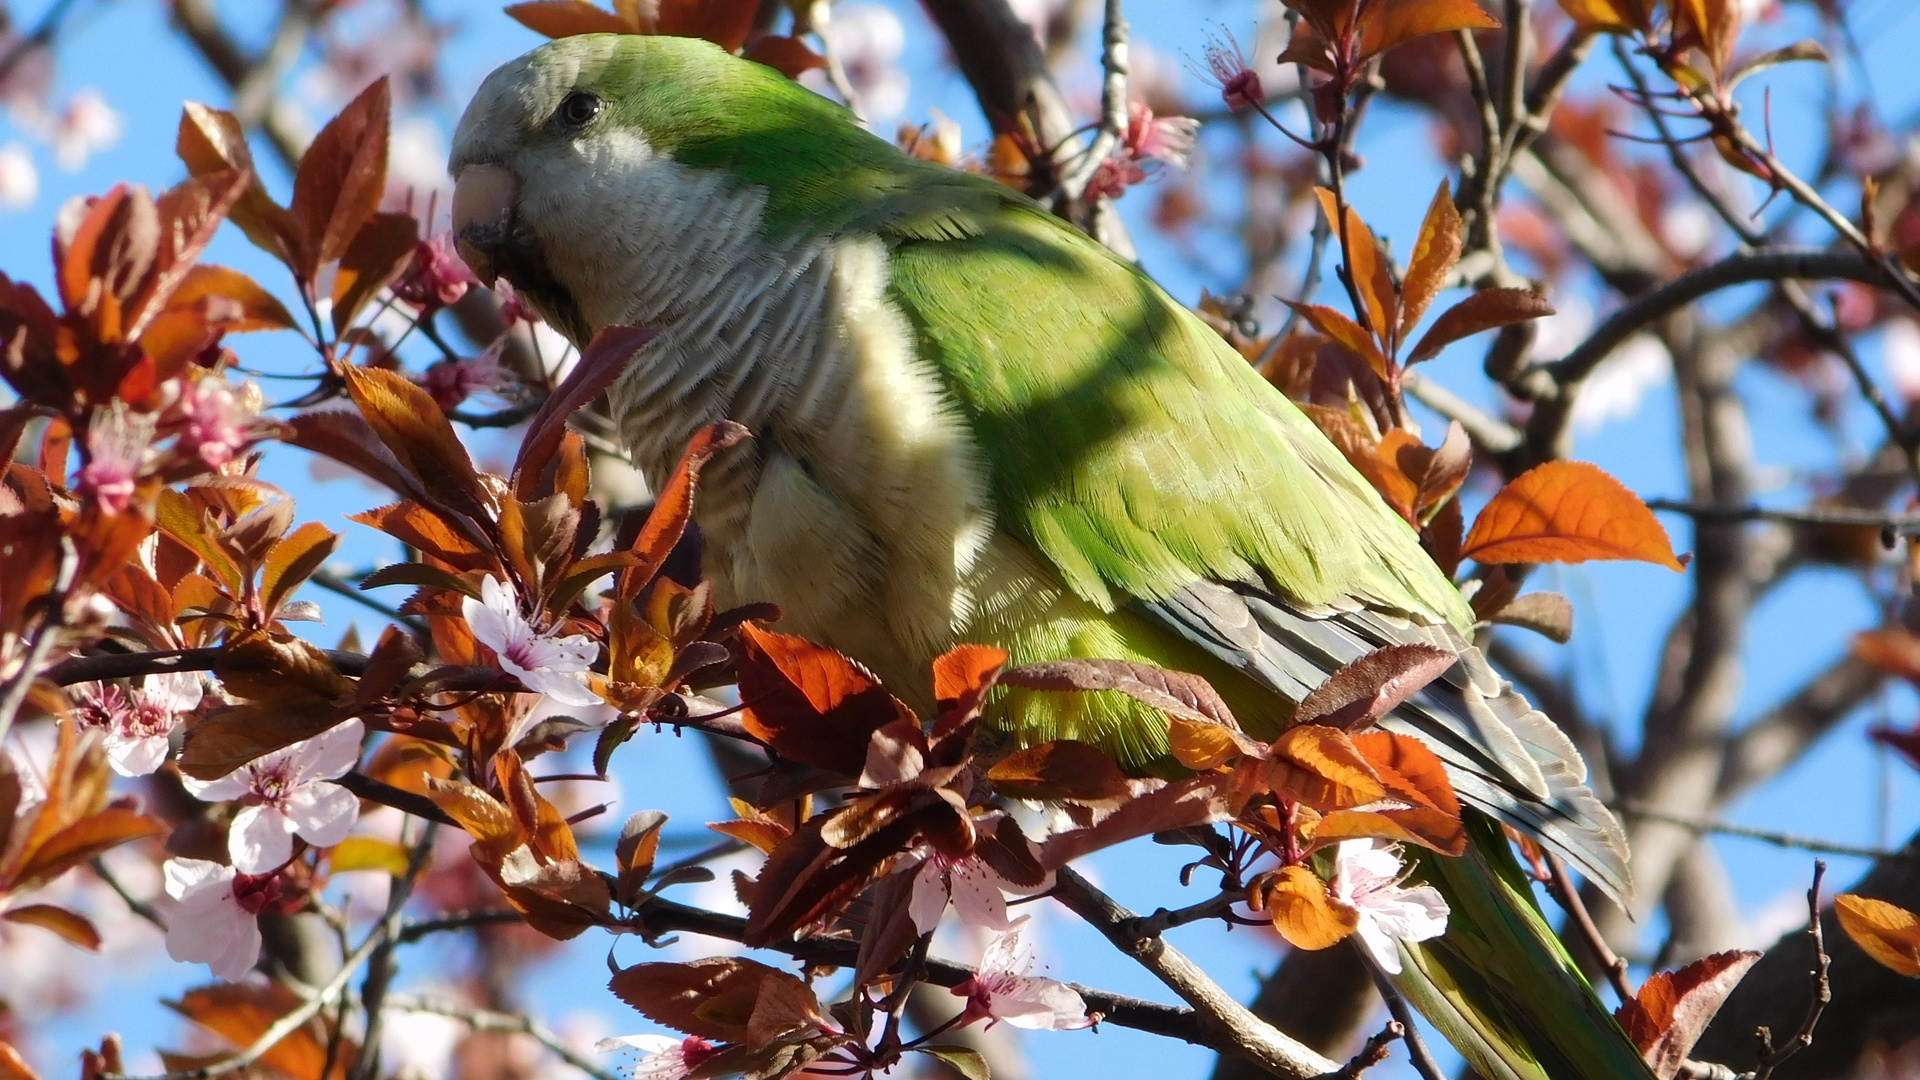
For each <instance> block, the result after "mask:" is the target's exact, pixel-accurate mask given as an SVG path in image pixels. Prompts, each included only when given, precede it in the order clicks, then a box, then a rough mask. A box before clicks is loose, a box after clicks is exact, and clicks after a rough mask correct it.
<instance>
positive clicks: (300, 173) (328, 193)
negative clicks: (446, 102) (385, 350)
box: [292, 75, 391, 280]
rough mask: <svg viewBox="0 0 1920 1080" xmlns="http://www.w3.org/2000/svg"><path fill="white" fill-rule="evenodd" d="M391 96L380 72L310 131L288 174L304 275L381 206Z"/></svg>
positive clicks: (336, 252) (333, 254)
mask: <svg viewBox="0 0 1920 1080" xmlns="http://www.w3.org/2000/svg"><path fill="white" fill-rule="evenodd" d="M390 107H391V95H390V93H389V91H388V88H387V78H386V76H384V75H382V76H381V77H380V78H378V79H375V80H374V81H373V84H372V85H371V86H368V87H367V88H366V89H365V90H362V91H361V92H360V95H359V96H358V97H356V98H354V99H353V100H352V101H350V102H348V103H347V106H346V108H343V109H341V110H340V112H339V114H338V115H336V116H335V117H334V118H333V119H332V120H329V121H327V125H326V126H325V127H323V128H321V129H320V134H318V135H316V136H314V139H313V143H312V144H311V145H310V146H308V147H307V151H306V153H304V154H302V155H301V156H300V167H299V169H298V170H297V171H296V172H295V173H294V177H293V205H292V211H293V216H294V218H295V219H296V220H297V221H299V223H300V229H301V233H302V236H303V238H304V241H305V243H304V245H303V247H302V251H301V255H302V256H303V258H302V265H301V266H299V267H296V268H295V269H296V271H297V272H300V273H301V274H302V276H304V277H305V278H306V279H307V280H312V278H313V276H314V274H315V273H316V272H317V271H318V269H319V267H320V266H321V265H322V264H324V263H329V262H332V261H333V260H335V259H338V258H339V257H340V256H342V255H344V254H346V251H347V246H348V245H349V244H351V243H352V242H353V238H354V237H355V236H356V235H357V234H358V233H359V232H360V227H361V226H362V225H365V224H366V223H367V219H369V218H371V217H372V216H373V213H374V211H375V210H377V209H378V208H379V206H380V196H381V194H382V192H383V191H384V190H385V186H386V182H387V114H388V112H389V110H390Z"/></svg>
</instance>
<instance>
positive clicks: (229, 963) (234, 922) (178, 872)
mask: <svg viewBox="0 0 1920 1080" xmlns="http://www.w3.org/2000/svg"><path fill="white" fill-rule="evenodd" d="M161 870H162V871H163V872H164V873H165V875H166V879H167V895H168V896H171V897H173V898H174V899H175V900H178V901H179V902H180V907H179V909H178V910H176V911H175V912H174V913H173V918H172V919H171V920H170V921H169V922H168V923H167V955H168V956H171V957H173V958H174V959H175V960H178V961H180V962H182V963H188V964H192V963H200V964H205V965H207V966H208V967H209V968H211V969H213V973H214V974H215V975H218V976H219V977H220V978H222V979H226V980H228V981H229V982H232V981H235V980H238V979H241V978H244V977H246V974H247V972H249V971H252V970H253V965H254V963H255V962H256V961H258V960H259V959H260V924H259V923H258V922H256V921H255V916H257V915H259V914H260V912H261V911H262V910H264V909H265V908H266V907H267V906H268V905H269V904H272V903H273V902H274V901H275V900H278V899H279V898H280V879H279V878H278V877H277V876H274V875H262V876H257V877H256V876H249V875H247V874H241V873H238V872H236V871H235V870H234V868H233V867H231V866H222V865H220V864H219V863H216V862H208V861H206V860H205V859H168V860H167V862H166V865H165V866H163V867H161Z"/></svg>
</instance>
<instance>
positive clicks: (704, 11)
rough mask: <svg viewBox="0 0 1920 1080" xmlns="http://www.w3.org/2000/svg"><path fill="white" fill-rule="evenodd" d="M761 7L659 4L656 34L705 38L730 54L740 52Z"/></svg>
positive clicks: (738, 2) (685, 0) (741, 1)
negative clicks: (754, 17)
mask: <svg viewBox="0 0 1920 1080" xmlns="http://www.w3.org/2000/svg"><path fill="white" fill-rule="evenodd" d="M759 7H760V5H759V0H659V12H660V14H659V29H658V30H656V31H655V32H656V33H660V34H667V35H670V36H673V37H692V38H704V39H705V40H707V41H711V42H713V43H714V44H715V45H718V46H720V47H721V48H723V49H725V50H727V51H728V52H739V51H740V46H741V45H742V44H743V43H745V42H746V40H747V32H748V31H749V30H752V29H753V16H754V12H756V11H758V10H759Z"/></svg>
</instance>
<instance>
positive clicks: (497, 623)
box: [460, 577, 600, 705]
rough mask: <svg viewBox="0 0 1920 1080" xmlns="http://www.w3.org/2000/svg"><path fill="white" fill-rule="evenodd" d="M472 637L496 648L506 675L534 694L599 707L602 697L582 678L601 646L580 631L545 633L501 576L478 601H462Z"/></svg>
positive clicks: (488, 582) (486, 584)
mask: <svg viewBox="0 0 1920 1080" xmlns="http://www.w3.org/2000/svg"><path fill="white" fill-rule="evenodd" d="M460 610H461V612H462V613H463V614H464V615H465V616H466V617H467V625H468V626H469V627H471V628H472V630H473V636H474V639H475V640H476V641H478V642H480V644H482V645H485V646H486V647H487V648H489V649H492V650H493V652H494V655H495V656H497V657H498V658H499V660H500V667H501V668H502V669H503V670H505V671H506V673H507V674H509V675H512V676H513V677H514V678H516V679H519V680H520V685H522V686H524V687H526V688H527V689H528V690H530V691H532V692H533V693H536V694H545V695H547V696H548V697H551V698H552V699H553V700H555V701H557V702H559V703H560V704H562V705H598V704H599V703H600V697H599V695H597V694H595V693H594V692H593V691H592V690H591V689H589V688H588V687H587V683H586V680H585V679H584V678H583V677H582V676H583V674H584V673H585V672H586V671H587V669H588V668H589V667H590V666H591V665H592V664H593V660H594V657H595V656H597V655H598V654H599V651H600V647H599V646H598V645H596V644H594V642H593V639H592V638H589V637H586V636H585V635H582V634H569V635H567V636H566V637H560V636H557V635H552V634H547V633H543V632H542V631H541V630H539V629H538V628H537V627H535V626H534V625H533V624H532V623H531V622H528V621H527V617H526V616H525V615H522V614H521V613H520V607H519V605H518V603H517V602H516V601H515V598H514V595H513V590H512V589H510V588H508V587H507V584H506V583H505V582H503V581H501V580H500V579H499V578H494V577H489V578H487V579H485V580H483V581H482V582H481V583H480V599H478V600H475V599H473V598H472V597H467V598H466V599H465V600H463V601H461V604H460Z"/></svg>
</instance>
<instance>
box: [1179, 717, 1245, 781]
mask: <svg viewBox="0 0 1920 1080" xmlns="http://www.w3.org/2000/svg"><path fill="white" fill-rule="evenodd" d="M1167 749H1169V750H1171V751H1172V752H1173V757H1174V760H1176V761H1178V762H1179V763H1180V764H1182V765H1185V766H1186V767H1187V768H1189V769H1192V770H1193V771H1195V772H1205V771H1207V770H1208V769H1214V768H1218V767H1220V766H1222V765H1225V764H1226V763H1227V762H1229V761H1232V760H1233V759H1234V758H1237V757H1242V756H1245V755H1248V754H1254V753H1258V752H1259V749H1260V747H1259V744H1258V743H1255V742H1254V741H1253V740H1252V739H1249V738H1247V737H1246V736H1245V735H1242V734H1241V733H1240V732H1239V730H1238V729H1236V728H1231V727H1228V726H1227V725H1225V724H1217V723H1213V722H1211V721H1201V720H1192V719H1188V718H1186V717H1182V716H1170V717H1168V718H1167Z"/></svg>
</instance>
